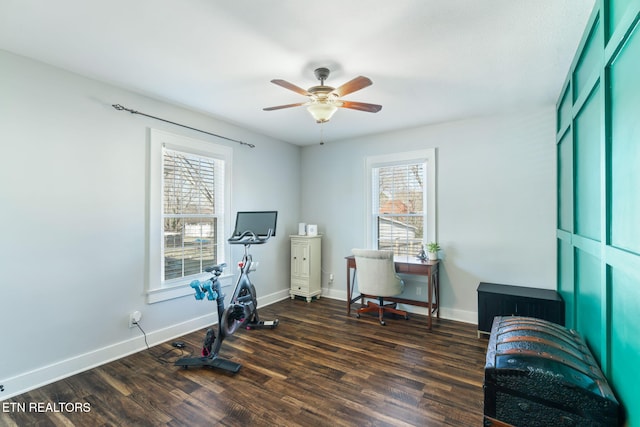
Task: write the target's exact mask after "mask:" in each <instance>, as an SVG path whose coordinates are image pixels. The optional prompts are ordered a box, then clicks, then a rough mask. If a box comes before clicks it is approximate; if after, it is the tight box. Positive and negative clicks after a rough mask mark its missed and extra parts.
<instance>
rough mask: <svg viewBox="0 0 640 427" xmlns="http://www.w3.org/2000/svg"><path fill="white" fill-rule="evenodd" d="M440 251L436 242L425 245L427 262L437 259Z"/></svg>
mask: <svg viewBox="0 0 640 427" xmlns="http://www.w3.org/2000/svg"><path fill="white" fill-rule="evenodd" d="M439 250H440V245H439V244H438V243H436V242H430V243H428V244H427V254H428V256H429V260H431V261H433V260H436V259H438V251H439Z"/></svg>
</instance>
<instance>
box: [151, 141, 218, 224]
mask: <svg viewBox="0 0 640 427" xmlns="http://www.w3.org/2000/svg"><path fill="white" fill-rule="evenodd" d="M216 167H217V165H216V160H215V159H207V158H204V157H199V156H195V155H190V154H186V153H179V152H176V151H171V150H165V155H164V197H165V200H164V212H165V214H168V213H173V214H177V213H182V214H213V213H214V212H215V208H216V205H215V204H216V201H215V184H216V182H215V170H216Z"/></svg>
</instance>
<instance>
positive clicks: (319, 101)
mask: <svg viewBox="0 0 640 427" xmlns="http://www.w3.org/2000/svg"><path fill="white" fill-rule="evenodd" d="M314 74H315V76H316V78H317V79H318V80H320V86H312V87H310V88H309V89H307V90H304V89H302V88H301V87H298V86H296V85H294V84H293V83H289V82H287V81H285V80H280V79H274V80H271V83H274V84H277V85H278V86H282V87H283V88H285V89H289V90H292V91H294V92H296V93H299V94H300V95H304V96H308V97H309V100H308V101H307V102H297V103H295V104H287V105H278V106H276V107H268V108H263V110H264V111H273V110H281V109H283V108H291V107H301V106H305V107H307V111H309V113H310V114H311V115H312V116H313V118H314V119H315V120H316V122H317V123H325V122H328V121H329V119H331V116H333V113H335V112H336V110H337V109H338V108H350V109H352V110H359V111H366V112H369V113H377V112H378V111H380V110H381V109H382V105H376V104H367V103H364V102H355V101H345V100H342V99H340V98H341V97H342V96H345V95H348V94H350V93H352V92H355V91H357V90H360V89H364V88H365V87H367V86H371V85H372V84H373V82H372V81H371V80H370V79H369V78H367V77H364V76H358V77H356V78H354V79H352V80H349V81H348V82H346V83H345V84H343V85H342V86H340V87H338V88H333V87H331V86H325V84H324V81H325V80H326V79H327V78H328V77H329V69H328V68H324V67H322V68H316V70H315V71H314Z"/></svg>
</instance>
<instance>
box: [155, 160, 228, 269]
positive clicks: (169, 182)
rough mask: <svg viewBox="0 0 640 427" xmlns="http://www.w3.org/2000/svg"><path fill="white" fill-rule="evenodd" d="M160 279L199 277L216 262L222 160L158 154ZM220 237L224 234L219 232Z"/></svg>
mask: <svg viewBox="0 0 640 427" xmlns="http://www.w3.org/2000/svg"><path fill="white" fill-rule="evenodd" d="M162 151H163V154H162V157H163V166H162V176H163V181H164V182H163V192H162V193H163V203H162V206H163V210H162V219H163V223H164V247H163V259H164V268H163V279H164V280H165V281H168V280H172V279H178V278H182V277H186V276H191V275H193V274H199V273H202V272H203V271H204V268H205V267H207V266H210V265H213V264H216V263H217V262H218V253H219V250H218V249H219V248H218V245H219V244H220V241H219V240H220V239H218V236H219V233H218V229H219V228H223V227H219V226H218V224H221V225H222V224H224V211H223V210H222V208H223V206H224V202H223V200H222V197H223V196H224V189H223V187H220V188H219V187H218V183H219V182H222V183H224V160H220V159H214V158H211V157H203V156H197V155H194V154H190V153H186V152H181V151H175V150H169V149H167V148H164V149H163V150H162ZM223 231H224V228H223Z"/></svg>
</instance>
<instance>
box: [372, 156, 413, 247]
mask: <svg viewBox="0 0 640 427" xmlns="http://www.w3.org/2000/svg"><path fill="white" fill-rule="evenodd" d="M373 180H374V186H373V188H374V191H375V192H376V194H374V195H373V196H374V197H373V200H374V206H373V210H374V212H373V214H374V216H375V217H376V218H377V221H376V223H377V236H378V249H385V250H393V251H394V253H395V254H396V255H412V256H413V255H416V254H418V252H420V249H421V245H422V243H423V238H424V224H425V215H424V212H425V196H426V194H425V188H426V187H425V164H424V163H407V164H400V165H392V166H382V167H378V168H374V169H373Z"/></svg>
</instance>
